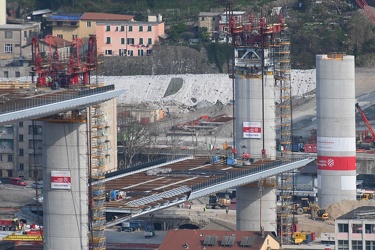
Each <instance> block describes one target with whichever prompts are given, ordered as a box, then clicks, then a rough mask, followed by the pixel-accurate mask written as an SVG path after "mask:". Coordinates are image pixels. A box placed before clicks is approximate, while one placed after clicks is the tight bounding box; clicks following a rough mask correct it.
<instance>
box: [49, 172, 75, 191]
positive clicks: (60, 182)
mask: <svg viewBox="0 0 375 250" xmlns="http://www.w3.org/2000/svg"><path fill="white" fill-rule="evenodd" d="M51 188H52V189H71V188H72V184H71V177H70V171H51Z"/></svg>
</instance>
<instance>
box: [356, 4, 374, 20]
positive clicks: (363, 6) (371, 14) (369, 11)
mask: <svg viewBox="0 0 375 250" xmlns="http://www.w3.org/2000/svg"><path fill="white" fill-rule="evenodd" d="M356 2H357V4H358V5H359V7H360V8H361V9H362V10H363V11H364V12H365V15H366V16H367V17H368V19H370V21H371V22H372V23H373V24H374V25H375V11H374V10H373V9H372V7H371V6H370V5H368V3H367V2H366V0H356Z"/></svg>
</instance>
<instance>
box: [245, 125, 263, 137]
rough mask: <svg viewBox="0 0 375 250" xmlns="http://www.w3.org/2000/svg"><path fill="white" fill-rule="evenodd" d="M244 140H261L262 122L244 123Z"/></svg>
mask: <svg viewBox="0 0 375 250" xmlns="http://www.w3.org/2000/svg"><path fill="white" fill-rule="evenodd" d="M242 127H243V138H250V139H260V138H262V123H261V122H243V125H242Z"/></svg>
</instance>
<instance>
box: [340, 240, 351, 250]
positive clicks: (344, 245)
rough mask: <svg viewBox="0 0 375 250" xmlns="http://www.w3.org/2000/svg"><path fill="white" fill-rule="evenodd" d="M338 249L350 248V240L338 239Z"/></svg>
mask: <svg viewBox="0 0 375 250" xmlns="http://www.w3.org/2000/svg"><path fill="white" fill-rule="evenodd" d="M337 249H338V250H349V241H347V240H338V241H337Z"/></svg>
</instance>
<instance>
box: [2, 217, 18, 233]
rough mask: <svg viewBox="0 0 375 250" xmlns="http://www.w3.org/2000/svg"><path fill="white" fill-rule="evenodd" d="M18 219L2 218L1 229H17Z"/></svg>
mask: <svg viewBox="0 0 375 250" xmlns="http://www.w3.org/2000/svg"><path fill="white" fill-rule="evenodd" d="M18 226H19V221H18V219H13V220H12V219H0V231H17V229H18Z"/></svg>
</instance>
